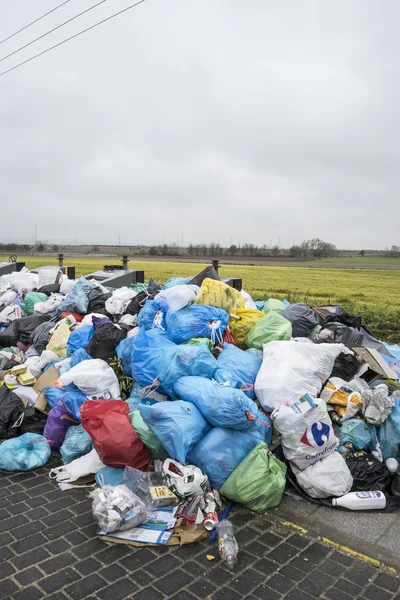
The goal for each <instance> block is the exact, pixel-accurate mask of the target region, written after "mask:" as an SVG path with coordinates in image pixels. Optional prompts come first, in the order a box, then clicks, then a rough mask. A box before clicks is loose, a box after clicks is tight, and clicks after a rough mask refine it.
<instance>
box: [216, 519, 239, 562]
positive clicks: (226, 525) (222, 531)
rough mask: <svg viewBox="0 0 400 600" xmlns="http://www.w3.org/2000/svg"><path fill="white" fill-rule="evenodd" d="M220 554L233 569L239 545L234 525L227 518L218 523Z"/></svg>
mask: <svg viewBox="0 0 400 600" xmlns="http://www.w3.org/2000/svg"><path fill="white" fill-rule="evenodd" d="M217 533H218V550H219V554H220V556H221V558H222V560H224V561H225V562H226V564H227V565H228V567H229V568H230V569H233V566H234V565H235V563H236V561H237V557H238V553H239V546H238V543H237V541H236V539H235V535H234V533H233V525H232V523H231V522H230V521H227V520H226V519H225V520H223V521H220V523H218V525H217Z"/></svg>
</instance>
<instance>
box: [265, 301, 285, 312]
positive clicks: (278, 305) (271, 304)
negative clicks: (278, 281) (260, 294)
mask: <svg viewBox="0 0 400 600" xmlns="http://www.w3.org/2000/svg"><path fill="white" fill-rule="evenodd" d="M285 308H286V306H285V305H284V304H283V302H281V301H280V300H277V299H276V298H270V299H269V300H267V302H266V303H265V304H264V308H263V312H265V314H267V313H269V312H270V311H271V310H273V311H274V312H277V313H280V312H281V311H282V310H285Z"/></svg>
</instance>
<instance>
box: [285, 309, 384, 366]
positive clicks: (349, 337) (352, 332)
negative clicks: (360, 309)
mask: <svg viewBox="0 0 400 600" xmlns="http://www.w3.org/2000/svg"><path fill="white" fill-rule="evenodd" d="M283 312H285V311H283ZM281 314H283V313H281ZM314 342H315V343H316V344H318V343H335V344H344V345H345V346H348V347H350V346H363V347H364V348H375V349H376V350H378V352H380V353H381V354H387V355H389V356H390V353H389V351H388V350H387V349H386V347H385V345H384V344H382V342H379V341H378V340H377V339H376V338H374V336H373V335H370V334H369V333H368V332H367V331H365V330H364V329H363V328H361V329H356V328H355V327H349V326H348V325H343V323H339V322H337V323H329V324H328V325H327V326H326V327H323V328H321V330H320V332H319V333H318V334H317V335H316V336H315V337H314Z"/></svg>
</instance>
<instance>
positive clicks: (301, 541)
mask: <svg viewBox="0 0 400 600" xmlns="http://www.w3.org/2000/svg"><path fill="white" fill-rule="evenodd" d="M286 541H287V543H288V544H291V545H292V546H295V547H296V548H299V550H303V549H304V548H306V547H307V546H308V545H309V543H310V540H309V539H307V538H306V537H305V536H304V535H300V534H299V533H294V534H293V535H291V536H290V537H288V538H287V540H286Z"/></svg>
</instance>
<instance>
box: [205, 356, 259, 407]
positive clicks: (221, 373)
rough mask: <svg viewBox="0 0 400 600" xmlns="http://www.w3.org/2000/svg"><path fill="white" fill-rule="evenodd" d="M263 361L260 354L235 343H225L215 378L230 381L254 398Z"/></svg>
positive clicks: (219, 381) (229, 382) (219, 380)
mask: <svg viewBox="0 0 400 600" xmlns="http://www.w3.org/2000/svg"><path fill="white" fill-rule="evenodd" d="M261 363H262V360H261V358H259V357H258V356H256V355H254V354H251V353H250V352H246V351H245V350H241V349H240V348H238V347H237V346H234V345H233V344H224V349H223V350H222V352H221V354H220V355H219V357H218V361H217V370H216V371H215V375H214V379H215V380H216V381H218V383H228V384H229V385H230V387H235V388H239V389H242V390H243V391H244V393H245V394H246V396H248V397H249V398H252V399H253V400H254V399H255V397H256V395H255V393H254V390H253V388H254V382H255V380H256V377H257V374H258V371H259V370H260V368H261ZM249 388H250V389H249Z"/></svg>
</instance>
